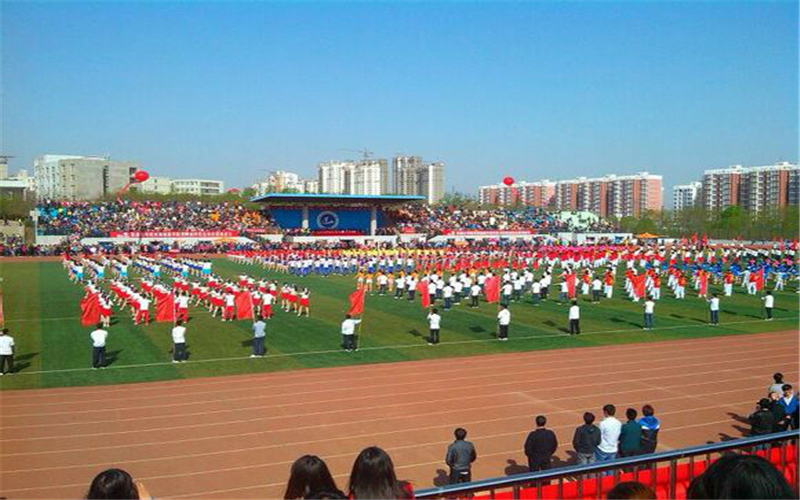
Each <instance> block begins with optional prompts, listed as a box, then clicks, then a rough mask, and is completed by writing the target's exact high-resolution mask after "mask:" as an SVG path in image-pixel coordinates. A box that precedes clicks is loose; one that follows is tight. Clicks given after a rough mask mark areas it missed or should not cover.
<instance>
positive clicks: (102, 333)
mask: <svg viewBox="0 0 800 500" xmlns="http://www.w3.org/2000/svg"><path fill="white" fill-rule="evenodd" d="M89 337H90V338H91V339H92V368H93V369H95V370H97V369H98V368H105V365H106V339H107V338H108V332H107V331H106V330H104V329H103V325H102V323H98V324H97V328H95V330H94V331H93V332H92V333H90V334H89Z"/></svg>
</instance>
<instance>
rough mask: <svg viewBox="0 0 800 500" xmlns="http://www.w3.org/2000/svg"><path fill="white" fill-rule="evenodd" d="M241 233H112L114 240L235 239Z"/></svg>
mask: <svg viewBox="0 0 800 500" xmlns="http://www.w3.org/2000/svg"><path fill="white" fill-rule="evenodd" d="M236 236H239V231H228V230H226V231H111V237H112V238H235V237H236Z"/></svg>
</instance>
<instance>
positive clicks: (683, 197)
mask: <svg viewBox="0 0 800 500" xmlns="http://www.w3.org/2000/svg"><path fill="white" fill-rule="evenodd" d="M702 187H703V184H702V183H701V182H690V183H689V184H678V185H675V186H673V187H672V208H673V209H674V210H676V211H678V210H685V209H687V208H694V207H696V206H697V205H698V204H699V202H700V201H701V200H700V191H701V190H702Z"/></svg>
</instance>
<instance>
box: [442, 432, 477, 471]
mask: <svg viewBox="0 0 800 500" xmlns="http://www.w3.org/2000/svg"><path fill="white" fill-rule="evenodd" d="M453 434H454V435H455V437H456V440H455V441H453V442H452V443H451V444H450V446H448V447H447V455H445V458H444V461H445V462H446V463H447V465H448V466H449V467H450V484H456V483H468V482H470V481H472V462H474V461H475V460H476V459H477V458H478V454H477V452H476V451H475V445H473V444H472V443H470V442H469V441H465V439H466V437H467V431H466V429H462V428H461V427H459V428H458V429H456V430H455V432H454V433H453Z"/></svg>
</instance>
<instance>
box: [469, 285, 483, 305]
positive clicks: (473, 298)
mask: <svg viewBox="0 0 800 500" xmlns="http://www.w3.org/2000/svg"><path fill="white" fill-rule="evenodd" d="M480 296H481V286H480V285H479V284H477V283H475V284H474V285H472V287H470V289H469V298H470V304H469V307H472V308H475V307H478V299H479V298H480Z"/></svg>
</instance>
